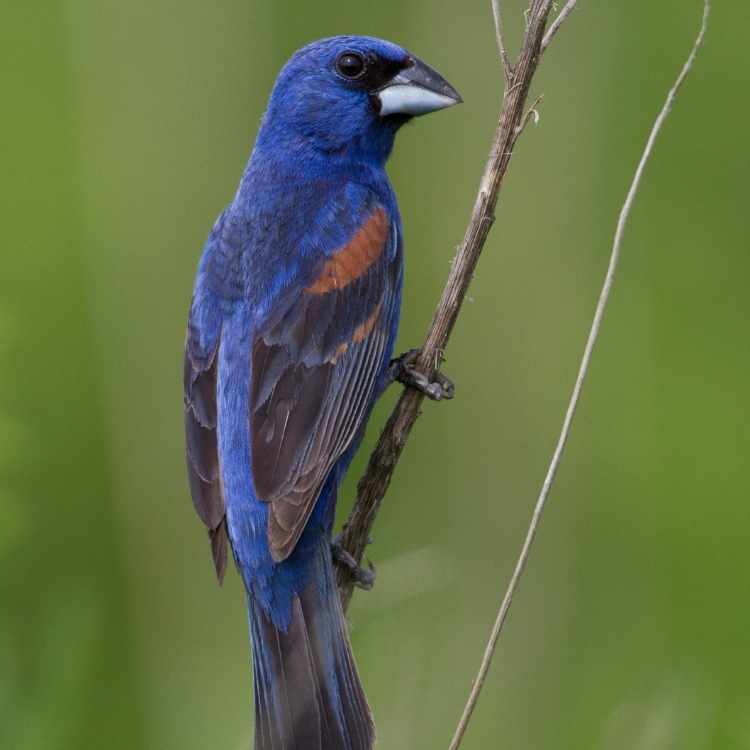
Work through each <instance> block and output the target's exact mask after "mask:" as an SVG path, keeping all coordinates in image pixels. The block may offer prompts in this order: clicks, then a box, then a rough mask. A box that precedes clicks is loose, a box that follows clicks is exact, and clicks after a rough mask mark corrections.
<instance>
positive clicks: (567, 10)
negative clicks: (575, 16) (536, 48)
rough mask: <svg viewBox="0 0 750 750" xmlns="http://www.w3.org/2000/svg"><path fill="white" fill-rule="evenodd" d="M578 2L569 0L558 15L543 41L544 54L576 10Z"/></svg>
mask: <svg viewBox="0 0 750 750" xmlns="http://www.w3.org/2000/svg"><path fill="white" fill-rule="evenodd" d="M576 2H577V0H568V2H567V3H565V6H564V7H563V9H562V10H561V11H560V12H559V13H558V14H557V18H555V20H554V21H552V23H551V24H550V25H549V28H548V29H547V33H546V34H545V35H544V39H542V53H544V51H545V50H546V49H547V47H549V45H550V42H551V41H552V39H553V38H554V36H555V34H557V32H558V31H559V30H560V27H561V26H562V25H563V24H564V23H565V19H566V18H567V17H568V16H569V15H570V14H571V13H572V12H573V11H574V10H575V9H576Z"/></svg>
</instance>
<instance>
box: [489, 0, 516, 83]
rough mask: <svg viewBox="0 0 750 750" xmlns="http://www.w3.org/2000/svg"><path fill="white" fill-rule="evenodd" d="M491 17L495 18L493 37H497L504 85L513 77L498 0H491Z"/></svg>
mask: <svg viewBox="0 0 750 750" xmlns="http://www.w3.org/2000/svg"><path fill="white" fill-rule="evenodd" d="M492 17H493V18H494V19H495V37H496V38H497V51H498V52H499V53H500V62H501V63H502V64H503V75H504V76H505V84H506V86H507V85H508V84H509V83H510V81H511V79H512V78H513V64H512V63H511V61H510V58H509V57H508V50H507V48H506V46H505V39H504V38H503V13H502V11H501V10H500V0H492Z"/></svg>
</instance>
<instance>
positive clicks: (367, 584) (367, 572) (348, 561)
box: [331, 536, 375, 591]
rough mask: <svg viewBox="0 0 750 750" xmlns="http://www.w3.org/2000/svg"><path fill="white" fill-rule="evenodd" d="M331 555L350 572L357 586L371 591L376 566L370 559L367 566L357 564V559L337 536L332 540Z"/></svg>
mask: <svg viewBox="0 0 750 750" xmlns="http://www.w3.org/2000/svg"><path fill="white" fill-rule="evenodd" d="M331 556H332V557H333V561H334V563H336V565H340V566H341V567H343V568H346V570H347V571H348V572H349V575H350V576H351V577H352V580H353V581H354V585H355V586H356V587H357V588H360V589H364V590H365V591H369V590H370V589H371V588H372V587H373V586H374V585H375V566H374V565H373V564H372V563H371V562H370V561H369V560H368V561H367V568H363V567H362V566H360V565H358V564H357V561H356V560H355V559H354V558H353V557H352V556H351V555H350V554H349V553H348V552H347V551H346V550H345V549H344V547H343V546H342V544H341V537H340V536H337V537H336V538H335V539H334V540H333V541H332V542H331Z"/></svg>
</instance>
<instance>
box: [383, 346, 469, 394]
mask: <svg viewBox="0 0 750 750" xmlns="http://www.w3.org/2000/svg"><path fill="white" fill-rule="evenodd" d="M419 355H420V350H419V349H409V351H408V352H405V353H404V354H402V355H401V356H400V357H396V358H395V359H392V360H391V363H390V366H389V373H390V378H391V381H398V382H399V383H402V384H403V385H406V386H409V387H410V388H416V389H417V390H418V391H421V392H422V393H424V395H425V396H427V398H430V399H432V400H433V401H447V400H448V399H451V398H453V396H454V395H455V391H456V387H455V385H454V384H453V381H452V380H450V379H449V378H447V377H446V376H445V375H443V373H441V372H436V373H435V375H434V377H433V379H432V380H430V379H429V378H428V377H427V376H426V375H425V374H424V373H422V372H420V371H419V370H417V368H416V361H417V358H418V357H419Z"/></svg>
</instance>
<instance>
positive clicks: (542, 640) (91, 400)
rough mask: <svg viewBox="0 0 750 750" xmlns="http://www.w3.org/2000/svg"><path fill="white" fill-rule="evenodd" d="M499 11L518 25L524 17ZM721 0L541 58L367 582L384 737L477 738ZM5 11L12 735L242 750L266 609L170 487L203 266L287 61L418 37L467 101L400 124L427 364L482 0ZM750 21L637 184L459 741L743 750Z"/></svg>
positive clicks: (5, 610) (746, 721)
mask: <svg viewBox="0 0 750 750" xmlns="http://www.w3.org/2000/svg"><path fill="white" fill-rule="evenodd" d="M507 5H508V8H507V10H506V13H507V16H508V19H507V26H508V30H507V33H508V37H509V39H517V38H518V34H519V31H520V25H521V23H522V15H521V4H520V3H519V2H515V3H507ZM699 6H700V3H699V2H698V0H696V1H695V2H693V3H685V2H684V1H683V0H663V1H662V2H659V3H652V2H646V0H637V1H635V2H630V3H581V7H580V9H579V10H578V11H577V12H576V13H575V14H574V16H573V17H572V18H571V19H570V21H569V22H568V23H567V24H566V26H565V27H564V29H563V31H562V32H561V33H560V35H559V36H558V38H557V40H556V42H555V44H554V46H553V48H551V49H550V51H549V53H548V56H547V59H546V60H545V62H544V65H543V67H542V69H541V71H540V74H539V76H538V79H537V82H536V85H535V91H536V92H544V94H545V100H544V104H543V106H542V111H541V114H542V117H541V123H540V125H539V127H538V128H530V129H529V131H528V132H527V133H526V134H525V135H524V138H523V139H522V142H521V143H520V145H519V148H518V151H517V154H516V158H515V160H514V162H513V165H512V167H511V171H510V175H509V179H508V181H507V184H506V189H505V191H504V193H503V195H502V197H501V203H500V208H499V215H498V221H497V224H496V227H495V229H494V231H493V233H492V235H491V237H490V240H489V242H488V246H487V250H486V255H485V256H484V258H483V260H482V262H481V264H480V267H479V271H478V275H477V278H476V280H475V283H474V285H473V287H472V290H471V299H472V304H469V305H467V307H466V309H465V311H464V314H463V317H462V319H461V321H460V322H459V325H458V327H457V329H456V332H455V336H454V339H453V341H452V343H451V346H450V349H449V351H448V362H447V364H446V371H447V372H449V373H450V374H451V376H452V377H453V378H454V379H455V380H456V381H457V384H458V397H457V399H456V400H455V401H454V402H453V403H451V404H450V405H439V406H433V405H429V404H428V405H426V406H425V414H424V416H423V418H422V419H421V421H420V422H419V424H418V427H417V429H416V431H415V434H414V435H413V440H412V441H411V443H410V444H409V447H408V450H407V451H406V454H405V456H404V459H403V461H402V463H401V464H400V466H399V468H398V471H397V474H396V477H395V481H394V483H393V486H392V488H391V491H390V494H389V495H388V497H387V499H386V502H385V505H384V508H383V511H382V513H381V515H380V517H379V519H378V524H377V527H376V534H375V537H376V538H375V544H374V545H373V546H372V548H371V555H372V557H373V559H374V560H375V562H376V563H377V564H378V566H379V570H380V577H379V582H378V586H377V587H376V590H375V591H374V592H373V593H371V594H361V593H360V594H358V595H357V596H356V598H355V601H354V603H353V606H352V609H351V623H352V637H353V641H354V647H355V651H356V653H357V656H358V660H359V663H360V666H361V670H362V674H363V678H364V682H365V684H366V686H367V688H368V694H369V697H370V700H371V703H372V705H373V708H374V711H375V714H376V719H377V723H378V728H379V736H380V746H382V747H384V748H388V749H389V750H396V749H397V748H404V749H405V750H406V749H410V750H416V749H419V748H425V749H426V748H435V747H441V746H445V745H446V744H447V741H448V738H449V737H450V734H451V732H452V730H453V727H454V724H455V721H456V720H457V717H458V714H459V712H460V707H461V705H462V703H463V701H464V699H465V696H466V694H467V691H468V688H469V685H470V682H471V679H472V677H473V674H474V671H475V669H476V666H477V663H478V660H479V657H480V654H481V651H482V648H483V646H484V639H485V637H486V634H487V632H488V629H489V626H490V623H491V620H492V618H493V616H494V612H495V609H496V606H497V604H498V600H499V597H500V595H501V591H502V589H503V587H504V585H505V581H506V579H507V576H508V575H509V572H510V570H511V566H512V563H513V559H514V556H515V555H516V553H517V550H518V547H519V544H520V539H521V536H522V533H523V531H524V528H525V524H526V523H527V520H528V517H529V513H530V508H531V505H532V501H533V498H534V497H535V494H536V492H537V490H538V486H539V483H540V481H541V478H542V475H543V471H544V468H545V465H546V461H547V460H548V456H549V453H550V450H551V447H552V444H553V441H554V438H555V436H556V432H557V430H558V428H559V423H560V420H561V416H562V411H563V408H564V404H565V401H566V398H567V395H568V392H569V389H570V387H571V384H572V380H573V376H574V372H575V368H576V364H577V359H578V357H579V356H580V352H581V348H582V346H583V342H584V337H585V331H586V329H587V326H588V323H589V320H590V316H591V314H592V310H593V304H594V299H595V296H596V293H597V289H598V286H599V284H600V281H601V278H602V275H603V272H604V268H605V264H606V258H607V254H608V251H609V245H610V241H611V235H612V232H613V228H614V222H615V218H616V214H617V211H618V208H619V205H620V203H621V201H622V198H623V196H624V192H625V188H626V185H627V182H628V180H629V177H630V175H631V173H632V170H633V168H634V166H635V162H636V160H637V157H638V155H639V151H640V148H641V146H642V144H643V142H644V139H645V136H646V133H647V129H648V127H649V125H650V123H651V121H652V119H653V117H654V115H655V112H656V110H657V108H658V107H659V106H660V104H661V102H662V100H663V97H664V94H665V92H666V88H667V87H668V85H669V83H670V82H671V80H672V79H673V77H674V75H675V73H676V71H677V69H678V67H679V65H680V64H681V62H682V60H683V58H684V57H685V55H686V53H687V51H688V48H689V45H690V42H691V40H692V38H693V35H694V33H695V31H696V29H697V24H698V20H699V15H700V7H699ZM4 10H5V12H4V14H3V15H4V20H3V23H2V25H0V44H1V47H2V50H3V52H2V54H3V56H4V57H5V58H6V60H5V62H4V63H3V64H2V65H1V66H0V82H2V90H3V99H4V104H5V107H4V116H3V122H2V131H3V138H2V139H1V141H0V143H1V145H0V149H2V164H3V180H2V183H1V186H0V206H1V207H2V214H3V217H4V219H5V223H4V226H5V234H4V236H5V240H4V241H3V247H4V253H3V263H2V269H3V270H2V273H0V359H1V364H2V373H3V375H2V384H3V387H2V390H1V391H0V597H1V598H0V601H1V602H2V603H1V604H0V747H2V748H8V749H9V750H11V749H12V750H57V749H58V748H61V749H62V748H66V749H67V748H71V749H73V748H75V749H76V750H88V749H89V748H91V749H93V748H101V747H106V748H108V750H113V749H114V748H130V749H132V748H154V749H155V750H173V749H174V750H177V748H179V749H180V750H199V749H203V748H208V747H210V748H226V749H227V750H235V749H236V750H240V748H246V747H248V746H249V736H250V721H251V700H250V670H249V665H248V648H247V642H246V632H245V629H246V626H245V616H244V612H243V597H242V593H241V589H240V586H239V584H238V582H237V580H236V577H234V576H230V577H229V580H228V582H227V584H226V585H225V587H224V589H223V590H219V589H218V588H217V587H216V585H215V584H214V581H213V574H212V570H211V565H210V562H209V555H208V549H207V544H206V539H205V535H204V532H203V530H202V527H201V525H200V523H199V522H198V521H197V519H196V518H195V517H194V515H193V511H192V508H191V505H190V500H189V498H188V493H187V488H186V482H185V478H184V467H183V449H182V427H181V424H182V413H181V412H182V402H181V399H182V395H181V384H180V377H181V364H180V362H181V350H182V343H183V335H184V319H185V314H186V309H187V305H188V300H189V296H190V289H191V285H192V278H193V274H194V270H195V265H196V262H197V259H198V256H199V253H200V249H201V245H202V242H203V240H204V238H205V236H206V234H207V232H208V229H209V228H210V226H211V224H212V222H213V219H214V217H215V216H216V215H217V214H218V212H219V211H220V210H221V208H222V207H223V205H224V204H225V203H226V202H227V201H228V200H229V199H230V198H231V196H232V194H233V191H234V188H235V185H236V182H237V180H238V177H239V174H240V171H241V168H242V166H243V164H244V162H245V160H246V158H247V155H248V153H249V149H250V147H251V144H252V139H253V137H254V133H255V129H256V126H257V123H258V120H259V118H260V115H261V113H262V111H263V107H264V104H265V100H266V97H267V95H268V92H269V88H270V86H271V85H272V82H273V80H274V78H275V75H276V73H277V71H278V69H279V67H280V66H281V65H282V64H283V62H284V60H285V59H286V58H287V57H288V55H289V54H290V53H291V52H292V51H293V50H294V49H295V48H297V47H298V46H300V45H301V44H303V43H304V42H306V41H309V40H310V39H313V38H316V37H320V36H327V35H330V34H335V33H352V32H353V33H367V34H373V35H378V36H384V37H388V38H392V39H394V40H396V41H400V42H402V43H404V44H405V45H407V46H408V47H410V48H411V49H413V50H414V51H415V52H416V53H417V54H419V55H420V56H422V57H423V58H424V59H426V60H428V61H429V62H430V63H432V64H433V65H435V66H436V67H437V68H438V69H439V70H441V71H442V72H444V73H445V75H446V76H447V77H448V79H449V80H450V81H451V82H452V83H454V84H455V85H456V86H457V88H458V89H459V90H460V91H461V92H462V94H463V95H464V98H465V100H466V103H465V104H464V105H463V106H462V107H459V108H455V109H453V110H451V111H449V112H445V113H441V114H439V115H435V116H433V117H429V118H426V119H425V120H422V121H420V122H418V123H416V124H414V125H413V126H412V127H409V128H407V129H406V130H405V132H403V133H402V135H401V136H400V138H399V142H398V144H397V148H396V152H395V154H394V158H393V161H392V166H391V175H392V178H393V182H394V184H395V186H396V189H397V192H398V194H399V196H400V202H401V207H402V212H403V215H404V220H405V228H406V239H407V253H408V267H407V278H406V305H405V310H404V321H403V326H402V331H401V339H400V344H401V347H402V348H406V347H410V346H414V345H417V344H418V343H419V342H420V341H421V337H422V335H423V332H424V330H425V327H426V325H427V322H428V320H429V317H430V314H431V311H432V308H433V306H434V303H435V300H436V299H437V296H438V294H439V291H440V288H441V286H442V283H443V281H444V279H445V276H446V273H447V270H448V264H449V261H450V258H451V256H452V253H453V250H454V246H455V245H456V244H457V243H458V241H459V239H460V237H461V234H462V231H463V228H464V226H465V222H466V219H467V217H468V214H469V210H470V207H471V204H472V202H473V198H474V191H475V188H476V184H477V180H478V176H479V174H480V171H481V168H482V165H483V162H484V159H485V156H486V151H487V147H488V143H489V137H490V135H491V132H492V129H493V127H494V123H495V121H496V115H497V110H498V102H499V86H500V74H499V70H498V66H497V60H496V52H495V47H494V37H493V31H492V22H491V15H490V11H489V2H484V0H483V1H482V2H469V3H462V4H455V3H453V4H449V3H441V2H434V1H433V2H427V0H414V1H413V2H410V3H408V4H403V3H398V2H395V0H387V1H386V2H381V3H377V4H375V3H369V4H362V3H356V4H342V3H334V2H330V1H328V0H322V1H321V2H318V3H309V4H308V3H302V2H291V0H282V1H280V2H274V3H270V2H265V3H262V2H258V1H257V0H243V1H242V2H240V1H239V0H225V1H224V2H221V3H215V4H212V3H200V2H194V1H193V0H183V2H179V3H178V2H170V0H156V2H145V0H131V1H130V2H128V3H116V2H112V1H111V0H104V2H99V3H93V2H83V1H80V0H79V1H78V2H74V1H72V0H71V1H70V2H56V1H55V0H48V2H45V3H22V2H20V0H11V2H10V3H7V4H6V6H5V9H4ZM748 20H750V19H749V18H748V10H747V6H746V4H744V3H740V2H736V1H734V2H732V1H731V0H727V1H726V2H723V3H716V8H715V12H714V17H713V19H712V23H711V28H710V32H709V38H708V42H707V44H706V47H705V49H704V50H703V52H702V54H701V57H700V58H699V60H698V65H697V67H696V70H695V73H694V75H693V77H692V78H691V79H690V80H689V81H688V83H687V85H686V87H685V89H684V92H683V95H682V98H681V99H680V100H679V102H678V104H677V107H676V109H675V111H674V114H673V117H672V119H671V120H670V122H669V123H668V124H667V127H666V129H665V132H664V134H663V137H662V138H661V139H660V141H659V144H658V148H657V150H656V153H655V157H654V159H653V162H652V163H651V165H650V166H649V168H648V172H647V175H646V179H645V183H644V186H643V190H642V191H641V194H640V196H639V197H638V200H637V203H636V207H635V211H634V214H633V217H632V222H631V225H630V227H629V229H628V232H627V236H626V246H625V250H624V253H625V255H624V259H623V263H622V267H621V273H620V275H619V278H618V280H617V285H616V289H615V292H614V296H613V300H612V305H611V308H610V313H609V317H608V319H607V321H606V324H605V326H604V330H603V336H602V340H601V345H600V346H599V348H598V350H597V352H596V356H595V360H594V364H593V368H592V372H591V376H590V380H589V383H588V386H587V389H586V392H585V395H584V399H583V403H582V406H581V409H580V411H579V415H578V421H577V423H576V426H575V430H574V435H573V438H572V441H571V444H570V446H569V450H568V453H567V456H566V459H565V463H564V466H563V468H562V471H561V474H560V477H559V483H558V485H557V487H556V489H555V491H554V494H553V497H552V502H551V504H550V507H549V512H548V514H547V516H546V518H545V521H544V525H543V528H542V531H541V534H540V536H539V539H538V545H537V547H536V550H535V553H534V556H533V559H532V562H531V564H530V566H529V569H528V572H527V576H526V578H525V580H524V582H523V585H522V589H521V592H520V594H519V595H518V597H517V600H516V603H515V608H514V610H513V612H512V615H511V619H510V622H509V626H508V629H507V633H506V635H505V639H504V641H503V642H502V644H501V646H500V649H499V651H498V654H497V657H496V660H495V664H494V666H493V669H492V673H491V676H490V679H489V681H488V684H487V687H486V690H485V693H484V694H483V696H482V699H481V702H480V705H479V708H478V710H477V713H476V714H475V720H474V723H473V724H472V727H471V729H470V731H469V734H468V736H467V739H466V745H465V746H466V748H467V750H468V749H469V748H494V747H521V748H548V747H549V748H552V747H554V748H571V750H572V749H573V748H576V749H579V748H599V747H606V748H611V749H613V750H618V749H619V748H623V749H625V748H627V749H631V748H633V749H635V750H650V749H651V748H654V749H655V748H667V747H675V748H676V747H679V748H681V749H689V750H698V749H703V748H716V749H717V750H726V749H727V748H750V687H748V677H747V675H748V671H749V667H750V649H749V648H748V633H749V632H750V545H748V543H747V538H748V521H750V518H749V516H750V513H749V511H748V500H749V499H750V497H749V495H750V492H749V490H750V482H749V481H748V477H747V456H748V449H749V448H750V429H749V428H748V414H749V413H750V409H749V407H750V398H749V397H748V388H747V380H748V370H749V369H750V348H749V345H748V340H749V338H748V329H747V326H748V318H749V313H750V302H749V299H748V294H747V283H748V279H749V278H750V262H749V260H748V250H749V249H750V248H748V239H747V238H748V211H747V205H746V204H747V196H748V189H747V169H748V161H749V157H750V146H749V145H748V139H747V122H748V115H750V105H749V104H748V97H747V91H748V90H750V65H748V54H747V47H748V42H750V31H749V29H750V25H749V24H748ZM394 396H395V394H389V395H388V396H387V397H386V399H385V402H384V403H383V404H382V405H381V406H380V407H379V409H378V411H377V413H376V415H375V418H374V420H373V424H372V429H371V430H370V435H369V437H368V445H371V444H372V441H373V439H374V436H375V434H376V433H377V429H378V425H379V424H380V423H382V420H383V418H384V417H385V415H386V413H387V410H388V408H389V407H390V404H391V403H392V401H393V398H394ZM366 453H367V451H366V449H365V450H363V451H362V455H360V457H359V458H358V460H357V463H356V464H355V466H354V467H353V470H352V472H351V475H350V477H349V479H348V480H347V483H346V486H345V488H344V492H343V496H344V497H345V498H351V497H352V495H353V491H354V485H355V481H356V478H357V475H358V474H359V473H360V472H361V470H362V467H363V463H364V461H365V458H366ZM343 510H344V509H342V511H343Z"/></svg>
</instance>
